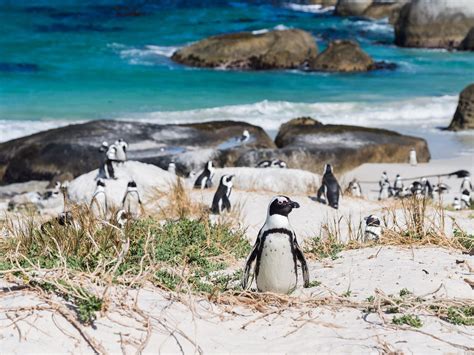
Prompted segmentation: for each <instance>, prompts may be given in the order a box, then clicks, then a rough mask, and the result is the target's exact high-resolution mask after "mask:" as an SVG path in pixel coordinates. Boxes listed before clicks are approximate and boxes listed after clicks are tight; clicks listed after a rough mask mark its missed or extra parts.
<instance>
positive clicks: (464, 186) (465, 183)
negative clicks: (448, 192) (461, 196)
mask: <svg viewBox="0 0 474 355" xmlns="http://www.w3.org/2000/svg"><path fill="white" fill-rule="evenodd" d="M464 190H467V191H469V192H472V183H471V179H470V178H469V176H465V177H464V178H463V179H462V183H461V192H462V193H464Z"/></svg>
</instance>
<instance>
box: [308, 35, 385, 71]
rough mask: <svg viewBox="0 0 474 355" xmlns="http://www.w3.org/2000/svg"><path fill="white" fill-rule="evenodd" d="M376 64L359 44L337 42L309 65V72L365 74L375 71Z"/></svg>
mask: <svg viewBox="0 0 474 355" xmlns="http://www.w3.org/2000/svg"><path fill="white" fill-rule="evenodd" d="M375 68H376V66H375V62H374V61H373V60H372V58H371V57H370V56H369V55H368V54H367V53H365V52H364V51H363V50H362V49H361V48H360V46H359V44H358V43H357V42H354V41H349V40H336V41H332V42H330V43H329V45H328V47H327V48H326V49H325V50H324V51H323V52H322V53H321V54H319V55H318V56H317V57H316V58H315V59H314V60H312V61H310V62H309V63H308V69H309V70H316V71H327V72H364V71H368V70H372V69H375Z"/></svg>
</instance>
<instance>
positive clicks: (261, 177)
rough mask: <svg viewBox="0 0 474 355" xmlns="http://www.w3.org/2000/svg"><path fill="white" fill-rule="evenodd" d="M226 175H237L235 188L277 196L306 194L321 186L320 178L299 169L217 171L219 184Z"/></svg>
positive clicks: (216, 176)
mask: <svg viewBox="0 0 474 355" xmlns="http://www.w3.org/2000/svg"><path fill="white" fill-rule="evenodd" d="M224 174H231V175H235V179H234V188H236V189H239V190H246V191H272V192H274V193H276V194H280V193H282V191H285V193H292V194H306V193H308V188H310V187H315V186H318V185H319V182H320V176H319V175H318V174H314V173H312V172H309V171H304V170H298V169H259V168H248V167H234V168H223V169H216V171H215V176H214V181H215V182H216V183H217V182H218V181H220V178H221V177H222V175H224Z"/></svg>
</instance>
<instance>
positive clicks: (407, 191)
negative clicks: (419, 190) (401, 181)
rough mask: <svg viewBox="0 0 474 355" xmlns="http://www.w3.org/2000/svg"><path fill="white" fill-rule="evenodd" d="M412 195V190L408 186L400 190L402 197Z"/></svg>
mask: <svg viewBox="0 0 474 355" xmlns="http://www.w3.org/2000/svg"><path fill="white" fill-rule="evenodd" d="M411 195H412V192H411V189H410V188H409V187H408V186H403V187H402V189H401V190H400V191H398V197H400V198H404V197H408V196H411Z"/></svg>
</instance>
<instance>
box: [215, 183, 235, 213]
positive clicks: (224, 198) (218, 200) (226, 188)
mask: <svg viewBox="0 0 474 355" xmlns="http://www.w3.org/2000/svg"><path fill="white" fill-rule="evenodd" d="M233 179H234V175H223V176H222V177H221V180H220V182H219V187H218V188H217V191H216V193H215V194H214V198H213V199H212V206H211V212H212V213H213V214H220V213H221V212H223V211H224V210H227V211H228V212H229V211H230V208H231V206H230V200H229V197H230V194H231V192H232V185H233V182H232V180H233Z"/></svg>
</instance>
